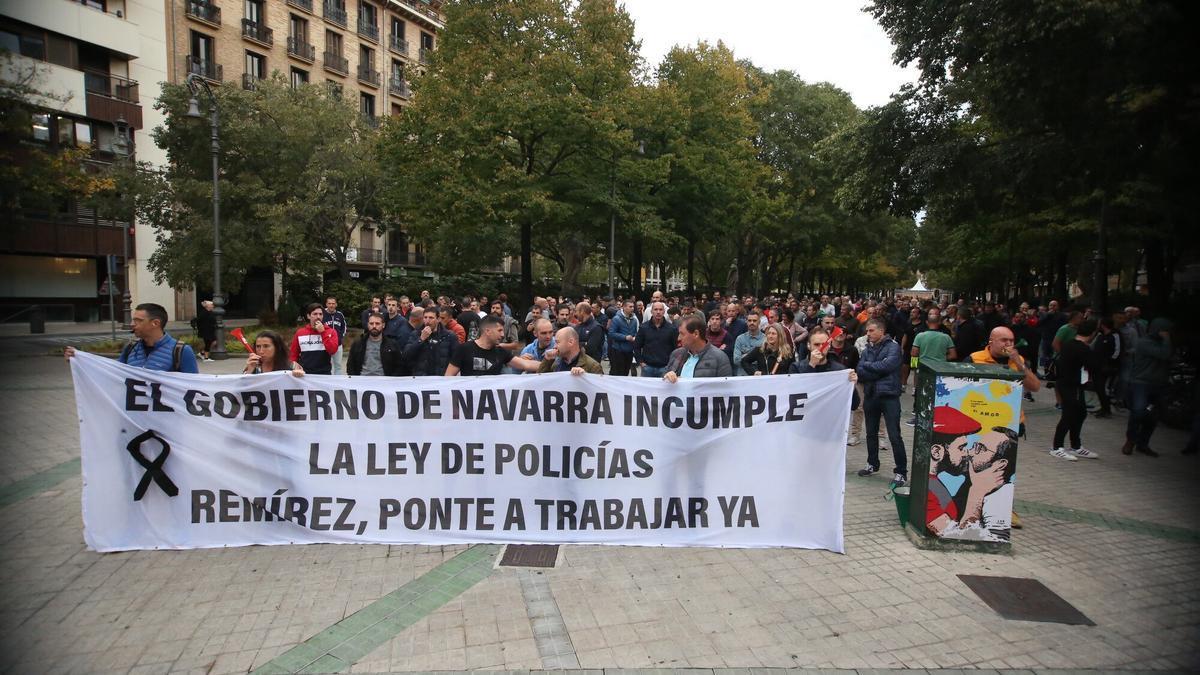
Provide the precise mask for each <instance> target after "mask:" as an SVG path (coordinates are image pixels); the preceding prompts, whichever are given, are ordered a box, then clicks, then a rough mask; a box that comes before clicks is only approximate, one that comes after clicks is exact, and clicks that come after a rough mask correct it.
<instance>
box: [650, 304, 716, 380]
mask: <svg viewBox="0 0 1200 675" xmlns="http://www.w3.org/2000/svg"><path fill="white" fill-rule="evenodd" d="M706 330H708V326H707V324H705V322H704V319H702V318H700V317H699V316H696V315H692V316H690V317H688V318H687V320H686V321H684V322H683V325H681V326H680V327H679V344H680V345H682V346H681V347H680V348H679V349H676V350H675V351H673V352H671V359H670V360H669V361H667V374H666V375H663V379H664V380H666V381H667V382H675V381H676V380H678V379H679V378H681V377H732V376H733V366H732V365H730V363H729V356H728V355H727V354H726V353H725V352H724V351H722V350H720V349H717V348H716V347H714V346H712V345H710V344H709V343H708V339H707V338H705V336H704V333H705V331H706Z"/></svg>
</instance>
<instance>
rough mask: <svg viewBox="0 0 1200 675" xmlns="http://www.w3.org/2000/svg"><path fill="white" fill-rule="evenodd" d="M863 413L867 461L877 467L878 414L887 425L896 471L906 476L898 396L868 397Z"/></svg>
mask: <svg viewBox="0 0 1200 675" xmlns="http://www.w3.org/2000/svg"><path fill="white" fill-rule="evenodd" d="M863 415H864V416H865V417H866V420H865V421H866V424H867V463H868V464H870V465H871V466H873V467H875V468H879V416H880V415H882V416H883V421H884V423H885V424H886V426H887V434H888V441H890V442H891V444H892V459H893V460H895V462H896V473H898V474H900V475H901V476H905V477H907V476H908V454H907V453H905V452H904V438H902V437H901V436H900V398H899V397H897V396H884V397H874V396H872V397H870V398H867V399H866V400H865V401H863Z"/></svg>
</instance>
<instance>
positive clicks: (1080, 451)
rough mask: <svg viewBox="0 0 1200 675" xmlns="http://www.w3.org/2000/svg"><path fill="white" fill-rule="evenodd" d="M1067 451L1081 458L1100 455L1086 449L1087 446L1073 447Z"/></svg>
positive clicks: (1096, 457)
mask: <svg viewBox="0 0 1200 675" xmlns="http://www.w3.org/2000/svg"><path fill="white" fill-rule="evenodd" d="M1068 452H1070V453H1071V454H1072V455H1075V456H1076V457H1081V458H1083V459H1100V455H1098V454H1096V453H1094V452H1092V451H1091V450H1088V449H1087V448H1073V449H1071V450H1068Z"/></svg>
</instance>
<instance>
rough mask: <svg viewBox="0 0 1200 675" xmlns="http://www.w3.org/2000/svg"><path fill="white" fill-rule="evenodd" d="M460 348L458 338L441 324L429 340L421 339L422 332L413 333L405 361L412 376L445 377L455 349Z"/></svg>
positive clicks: (405, 353) (406, 350)
mask: <svg viewBox="0 0 1200 675" xmlns="http://www.w3.org/2000/svg"><path fill="white" fill-rule="evenodd" d="M456 347H458V336H457V335H455V334H454V333H452V332H450V331H448V330H446V328H445V327H444V326H442V325H441V324H440V323H439V324H438V328H437V330H436V331H434V332H433V333H431V334H430V335H429V339H428V340H422V339H421V333H420V331H413V334H412V337H410V338H409V339H408V345H406V346H405V347H404V361H405V362H406V363H407V364H408V368H409V374H410V375H445V374H446V366H447V365H448V364H449V363H450V357H451V356H453V355H454V349H455V348H456Z"/></svg>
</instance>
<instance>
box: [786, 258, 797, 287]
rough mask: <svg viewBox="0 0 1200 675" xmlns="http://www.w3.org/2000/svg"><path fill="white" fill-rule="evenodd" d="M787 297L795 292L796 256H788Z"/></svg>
mask: <svg viewBox="0 0 1200 675" xmlns="http://www.w3.org/2000/svg"><path fill="white" fill-rule="evenodd" d="M787 292H788V295H792V294H793V293H795V292H796V254H795V253H793V254H791V255H790V256H788V289H787Z"/></svg>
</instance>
